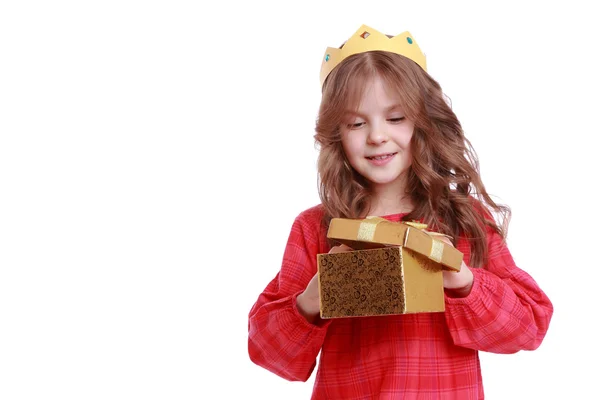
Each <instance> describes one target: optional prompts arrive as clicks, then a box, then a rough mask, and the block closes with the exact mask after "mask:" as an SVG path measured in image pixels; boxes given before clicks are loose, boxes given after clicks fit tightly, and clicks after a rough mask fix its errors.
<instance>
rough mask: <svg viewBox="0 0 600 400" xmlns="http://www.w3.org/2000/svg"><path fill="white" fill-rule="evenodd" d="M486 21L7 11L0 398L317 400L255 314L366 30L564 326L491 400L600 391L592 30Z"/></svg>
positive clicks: (253, 8) (250, 11)
mask: <svg viewBox="0 0 600 400" xmlns="http://www.w3.org/2000/svg"><path fill="white" fill-rule="evenodd" d="M319 3H325V5H324V4H320V5H318V6H317V4H319ZM417 4H418V5H417ZM446 4H447V5H446ZM494 4H496V5H492V4H491V2H472V3H471V5H469V4H467V3H460V2H456V1H453V2H440V3H439V4H434V3H432V2H424V1H416V0H413V1H410V2H408V1H393V2H377V1H358V2H351V1H343V2H341V1H339V2H312V3H311V2H305V1H298V2H295V3H293V4H292V3H289V2H277V3H275V2H273V3H272V4H267V3H265V2H256V1H253V2H239V3H237V4H235V3H230V2H225V1H223V2H216V1H215V2H212V3H208V2H197V1H188V2H183V1H162V2H161V1H144V2H142V1H125V0H121V1H102V2H100V1H96V2H92V1H88V2H81V1H80V2H77V1H54V2H42V1H39V2H32V1H12V2H11V1H6V2H2V4H1V5H0V234H1V236H0V398H1V399H3V400H16V399H232V398H249V399H259V398H260V399H308V398H309V397H310V393H311V390H312V382H313V378H314V375H313V377H312V378H311V379H310V380H309V382H308V383H298V382H295V383H290V382H287V381H285V380H283V379H281V378H279V377H276V376H275V375H273V374H271V373H270V372H268V371H266V370H263V369H262V368H260V367H258V366H256V365H254V364H252V363H251V361H250V360H249V358H248V354H247V315H248V312H249V310H250V308H251V306H252V304H253V303H254V301H255V300H256V298H257V296H258V295H259V294H260V292H261V291H262V290H263V289H264V287H265V286H266V285H267V283H268V282H269V281H270V280H271V279H272V278H273V277H274V276H275V274H276V273H277V271H278V269H279V266H280V262H281V257H282V254H283V249H284V245H285V242H286V240H287V236H288V234H289V229H290V227H291V224H292V222H293V219H294V217H295V216H296V215H297V214H298V213H299V212H301V211H302V210H304V209H306V208H308V207H311V206H313V205H315V204H317V203H318V201H319V199H318V196H317V186H316V178H317V176H316V167H315V161H316V156H317V153H316V150H315V147H314V143H313V138H312V135H313V134H314V122H315V118H316V114H317V109H318V104H319V94H320V92H319V90H320V89H319V81H318V76H319V68H320V62H321V57H322V56H323V53H324V51H325V48H326V47H327V46H332V47H333V46H338V45H340V44H341V43H342V42H343V41H344V40H345V39H347V37H348V36H349V35H351V34H352V33H354V31H355V30H356V29H358V27H359V26H360V25H361V24H363V23H364V24H367V25H370V26H372V27H374V28H376V29H378V30H380V31H383V32H386V33H389V34H398V33H401V32H402V31H404V30H409V31H410V32H411V33H412V34H413V35H414V37H415V38H416V40H417V41H418V43H419V45H420V47H421V48H422V49H423V50H424V52H425V53H426V54H427V58H428V66H429V72H430V73H431V75H432V76H433V77H434V78H435V79H437V80H438V81H439V82H440V84H441V85H442V88H443V89H444V91H445V92H446V94H447V95H448V96H449V97H450V98H451V100H452V104H453V109H454V110H455V112H456V113H457V115H458V117H459V119H460V121H461V122H462V124H463V127H464V130H465V133H466V135H467V137H468V138H469V139H471V140H472V142H473V145H474V147H475V149H476V151H477V152H478V155H479V157H480V160H481V173H482V178H483V180H484V183H485V184H486V187H487V189H488V191H489V192H490V193H491V194H493V195H494V196H495V198H496V199H497V200H498V201H500V202H503V203H506V204H508V205H509V206H511V207H512V209H513V220H512V223H511V226H510V230H509V239H508V240H509V248H510V249H511V252H512V254H513V256H514V258H515V260H516V262H517V264H518V265H519V266H520V267H521V268H523V269H524V270H526V271H527V272H529V273H530V274H531V275H532V276H533V277H534V278H535V279H536V281H537V282H538V283H539V285H540V286H541V287H542V288H543V289H544V290H545V292H546V293H547V294H548V295H549V296H550V298H551V300H552V301H553V303H554V306H555V315H554V318H553V320H552V323H551V326H550V331H549V332H548V334H547V336H546V339H545V341H544V342H543V344H542V346H541V347H540V348H539V349H538V350H536V351H534V352H522V353H518V354H514V355H493V354H484V353H482V354H481V363H482V369H483V377H484V385H485V389H486V398H487V399H490V400H498V399H507V398H511V399H532V398H538V399H542V398H544V399H545V398H553V399H554V398H561V399H562V398H591V397H593V396H594V395H597V394H594V393H596V392H597V387H598V386H597V381H598V377H597V372H598V368H597V362H598V358H599V357H600V346H599V344H598V336H597V331H596V327H597V326H598V317H597V316H598V309H599V307H600V304H599V302H598V285H599V278H600V274H599V272H598V270H599V267H600V263H599V261H598V245H597V244H596V242H597V234H596V232H597V229H598V225H599V222H600V220H599V218H598V212H597V208H596V207H597V203H598V202H597V200H596V198H595V194H596V193H597V190H598V189H597V183H598V178H597V175H598V172H600V171H599V170H598V166H597V161H598V156H597V152H598V151H597V147H596V146H597V144H598V135H599V134H600V129H599V128H598V126H599V123H598V106H599V105H600V104H599V103H600V102H599V101H598V93H599V90H600V82H599V73H598V71H599V70H600V63H599V62H598V50H597V49H598V46H599V45H598V39H600V30H599V29H598V24H597V18H596V12H594V11H592V6H587V5H585V4H593V2H584V1H570V2H562V3H553V2H551V1H546V2H542V1H540V2H539V3H536V2H525V1H523V2H512V3H511V2H508V1H502V2H495V3H494ZM583 363H585V365H584V364H583ZM587 365H589V366H587ZM234 393H238V394H234Z"/></svg>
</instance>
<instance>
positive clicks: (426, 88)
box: [248, 26, 553, 400]
mask: <svg viewBox="0 0 600 400" xmlns="http://www.w3.org/2000/svg"><path fill="white" fill-rule="evenodd" d="M425 68H426V65H425V57H424V56H423V54H422V53H421V51H420V49H419V48H418V46H417V44H416V42H415V41H414V38H412V36H411V35H410V34H409V33H408V32H405V33H403V34H401V35H398V36H396V37H393V38H392V37H390V36H386V35H383V34H381V33H379V32H377V31H375V30H374V29H372V28H369V27H366V26H362V27H361V28H360V29H359V30H358V31H357V32H356V33H355V34H354V35H353V36H352V37H351V38H350V39H349V40H348V41H347V42H346V43H345V44H344V45H343V46H342V47H341V48H339V49H331V48H328V49H327V52H326V54H325V57H324V60H323V67H322V73H321V78H322V85H323V86H322V101H321V106H320V110H319V117H318V122H317V126H316V135H315V140H316V141H317V143H318V144H319V145H320V153H319V160H318V171H319V177H320V182H319V184H320V191H319V192H320V197H321V204H320V205H319V206H316V207H313V208H310V209H308V210H306V211H304V212H302V213H300V214H299V215H298V217H297V218H296V220H295V222H294V224H293V226H292V229H291V233H290V236H289V240H288V243H287V246H286V248H285V252H284V256H283V263H282V266H281V270H280V271H279V273H278V274H277V276H276V277H275V278H274V279H273V280H272V281H271V282H270V283H269V285H268V286H267V287H266V289H265V290H264V292H263V293H262V294H261V295H260V296H259V297H258V300H257V301H256V303H255V304H254V306H253V307H252V309H251V311H250V315H249V324H248V331H249V334H248V351H249V354H250V358H251V360H252V361H253V362H254V363H256V364H258V365H260V366H262V367H264V368H266V369H268V370H270V371H272V372H273V373H275V374H277V375H279V376H281V377H283V378H285V379H288V380H301V381H306V380H307V379H308V378H309V377H310V375H311V373H312V371H313V369H314V367H315V365H316V360H317V355H318V354H319V352H320V353H321V356H320V358H319V368H318V371H317V375H316V378H315V384H314V389H313V395H312V399H344V400H350V399H400V398H401V399H440V398H443V399H460V400H465V399H483V397H484V393H483V386H482V378H481V372H480V365H479V358H478V351H487V352H494V353H515V352H517V351H519V350H534V349H536V348H537V347H538V346H539V345H540V344H541V342H542V340H543V338H544V336H545V334H546V331H547V329H548V325H549V323H550V319H551V316H552V312H553V307H552V304H551V303H550V301H549V299H548V298H547V296H546V295H545V294H544V293H543V292H542V290H541V289H540V288H539V287H538V285H537V284H536V282H535V281H534V280H533V279H532V278H531V277H530V276H529V275H528V274H527V273H525V272H524V271H523V270H521V269H519V268H518V267H517V266H516V265H515V263H514V261H513V259H512V257H511V254H510V252H509V250H508V248H507V247H506V242H505V235H506V228H507V224H508V220H509V217H510V209H509V208H508V207H506V206H502V205H498V204H496V203H495V202H494V201H493V200H492V199H491V198H490V196H489V195H488V193H487V192H486V190H485V187H484V185H483V183H482V181H481V179H480V177H479V172H478V162H477V158H476V155H475V152H474V151H473V150H472V148H471V146H470V143H469V141H468V140H467V139H466V138H465V136H464V134H463V131H462V128H461V125H460V123H459V121H458V119H457V118H456V115H455V114H454V113H453V112H452V110H451V109H450V107H449V106H448V104H447V103H446V102H445V100H444V96H443V93H442V90H441V88H440V85H439V84H438V83H437V82H436V81H435V80H434V79H433V78H431V76H429V75H428V74H427V72H426V70H425ZM491 211H493V212H496V213H497V214H500V215H501V216H502V217H503V220H504V221H503V223H502V224H496V222H495V220H494V218H493V216H492V214H491ZM370 215H376V216H383V217H384V218H386V219H388V220H391V221H404V220H406V221H411V220H417V221H420V222H423V223H426V224H427V225H428V229H430V230H435V231H438V232H442V233H444V234H447V235H449V236H451V237H454V238H455V241H454V243H451V244H452V245H453V246H456V247H457V248H458V250H460V251H461V252H462V253H463V254H464V260H465V261H464V262H463V265H462V268H461V271H460V272H459V273H454V272H446V271H444V290H445V302H446V311H445V312H443V313H420V314H404V315H393V316H377V317H361V318H341V319H331V320H322V319H320V318H319V292H318V281H317V275H316V273H317V265H316V261H317V254H318V253H327V252H330V253H332V252H341V251H348V250H351V249H350V248H348V247H346V246H333V247H332V243H329V242H328V240H327V238H326V232H327V226H328V222H329V221H330V220H331V218H333V217H343V218H364V217H366V216H370Z"/></svg>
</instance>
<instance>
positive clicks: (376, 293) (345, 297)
mask: <svg viewBox="0 0 600 400" xmlns="http://www.w3.org/2000/svg"><path fill="white" fill-rule="evenodd" d="M425 227H426V226H425V225H423V224H418V223H412V222H391V221H387V220H385V219H382V218H367V219H363V220H357V219H345V218H334V219H332V220H331V223H330V226H329V231H328V233H327V237H328V238H330V239H333V240H335V241H337V242H340V243H344V244H346V245H348V246H349V247H351V248H352V249H354V251H350V252H345V253H334V254H319V255H317V263H318V273H319V292H320V293H319V294H320V299H321V304H320V309H321V318H324V319H327V318H340V317H359V316H374V315H388V314H406V313H418V312H440V311H444V310H445V304H444V287H443V279H442V270H443V269H447V270H451V271H460V266H461V264H462V259H463V254H462V253H461V252H460V251H458V250H457V249H455V248H454V247H452V246H450V245H447V244H445V243H444V242H442V241H441V240H439V234H436V233H433V232H427V231H426V230H425V229H424V228H425Z"/></svg>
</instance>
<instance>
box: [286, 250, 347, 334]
mask: <svg viewBox="0 0 600 400" xmlns="http://www.w3.org/2000/svg"><path fill="white" fill-rule="evenodd" d="M346 251H352V249H351V248H350V247H348V246H346V245H344V244H341V245H339V246H334V247H332V248H331V250H329V254H334V253H343V252H346ZM296 305H297V307H298V311H299V312H300V314H302V316H303V317H304V318H306V320H307V321H308V322H310V323H311V324H314V323H315V322H316V321H317V319H318V317H319V313H320V301H319V274H318V273H316V274H315V276H313V277H312V279H311V280H310V282H308V285H306V289H304V292H302V293H301V294H299V295H298V297H297V298H296Z"/></svg>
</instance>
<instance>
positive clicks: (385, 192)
mask: <svg viewBox="0 0 600 400" xmlns="http://www.w3.org/2000/svg"><path fill="white" fill-rule="evenodd" d="M405 187H406V186H405V185H404V182H403V181H398V182H394V184H388V185H374V186H372V187H371V190H372V195H371V207H370V208H369V211H368V213H367V215H390V214H401V213H408V212H410V211H412V210H413V208H414V205H413V203H412V199H411V198H410V195H409V194H407V193H405Z"/></svg>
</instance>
